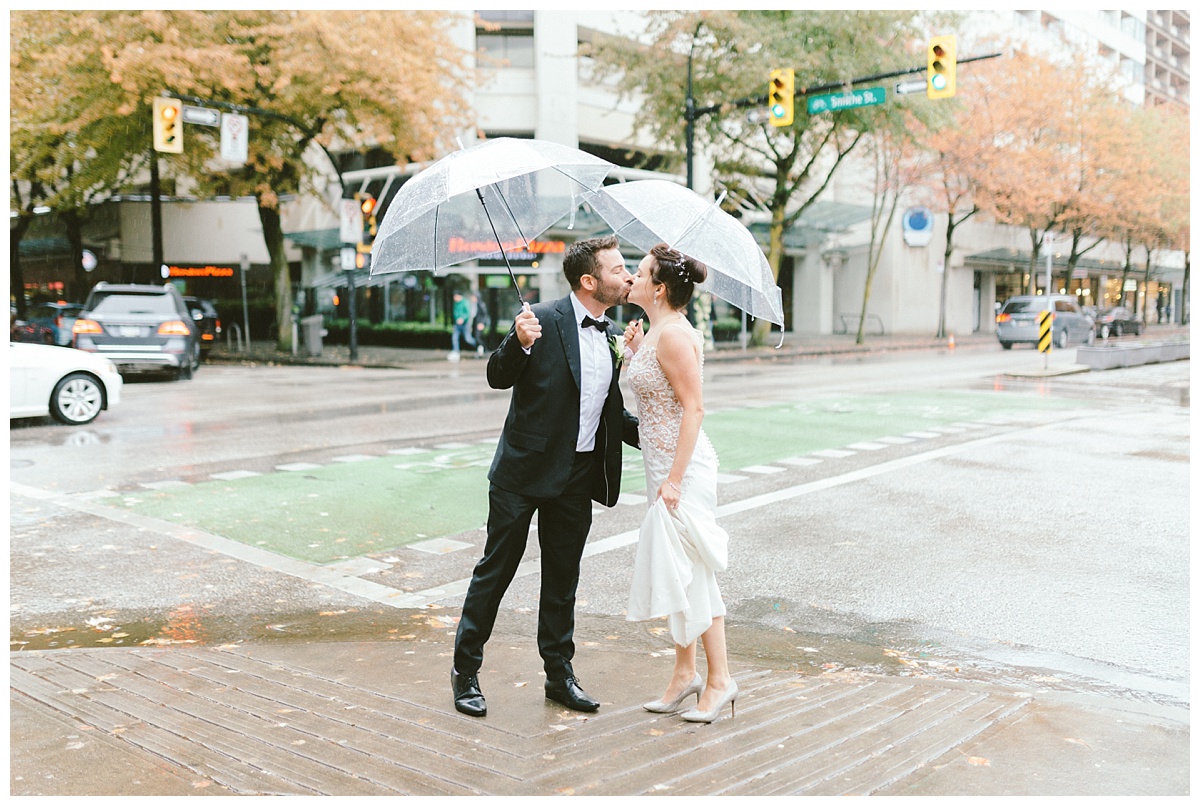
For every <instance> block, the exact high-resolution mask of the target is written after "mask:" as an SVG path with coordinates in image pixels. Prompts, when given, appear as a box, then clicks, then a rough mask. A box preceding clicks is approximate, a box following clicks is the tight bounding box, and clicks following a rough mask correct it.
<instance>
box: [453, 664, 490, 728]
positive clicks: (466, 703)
mask: <svg viewBox="0 0 1200 806" xmlns="http://www.w3.org/2000/svg"><path fill="white" fill-rule="evenodd" d="M450 688H452V689H453V690H454V707H455V708H456V709H457V710H458V712H459V713H460V714H466V715H467V716H487V701H486V700H484V699H483V692H482V691H480V690H479V678H478V677H476V676H475V675H473V674H459V673H458V672H457V671H455V670H454V669H451V670H450Z"/></svg>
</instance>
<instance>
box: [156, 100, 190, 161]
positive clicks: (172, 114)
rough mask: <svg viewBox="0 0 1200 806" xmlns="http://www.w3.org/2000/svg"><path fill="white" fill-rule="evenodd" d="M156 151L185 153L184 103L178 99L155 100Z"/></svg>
mask: <svg viewBox="0 0 1200 806" xmlns="http://www.w3.org/2000/svg"><path fill="white" fill-rule="evenodd" d="M154 150H155V151H165V152H166V153H168V154H182V153H183V101H181V100H179V99H178V98H155V99H154Z"/></svg>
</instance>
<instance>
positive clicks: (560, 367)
mask: <svg viewBox="0 0 1200 806" xmlns="http://www.w3.org/2000/svg"><path fill="white" fill-rule="evenodd" d="M532 309H533V313H534V315H535V316H537V318H538V322H539V323H541V326H542V335H541V338H539V339H538V340H537V341H535V342H534V343H533V348H532V350H531V351H530V353H529V354H528V355H526V353H525V351H524V350H523V349H521V342H520V340H519V339H518V338H517V334H516V331H515V329H510V330H509V332H508V335H507V336H506V337H505V338H504V341H503V342H501V344H500V346H499V347H498V348H497V349H496V351H495V352H494V353H492V357H491V358H490V359H489V360H488V367H487V379H488V384H489V385H490V386H491V387H492V388H493V389H509V388H511V389H512V390H513V393H512V403H511V404H510V405H509V408H508V417H507V418H506V419H505V421H504V431H503V433H501V435H500V444H499V446H497V448H496V456H495V458H494V459H492V469H491V470H490V471H489V472H488V478H489V479H490V480H491V481H492V483H493V484H495V485H496V486H498V487H500V488H502V489H505V490H508V491H510V492H515V493H520V494H522V495H528V496H532V497H535V498H551V497H554V496H557V495H560V494H561V493H562V492H563V490H564V488H565V487H566V483H567V476H568V475H569V474H570V472H571V465H572V463H573V462H574V459H575V447H576V445H577V444H578V441H579V375H580V370H579V323H578V322H576V321H575V309H574V307H573V306H572V304H571V299H570V297H569V296H567V297H563V298H562V299H560V300H556V301H554V302H541V303H538V304H537V305H534V306H532ZM618 338H619V334H618ZM613 362H614V366H613V374H612V383H611V384H610V385H609V387H608V398H607V399H606V400H605V403H604V412H603V414H601V416H600V425H599V428H598V429H597V430H596V448H595V450H596V452H597V454H598V458H599V459H600V460H601V463H602V464H601V466H602V472H598V473H597V474H596V478H595V480H594V481H593V483H592V489H591V491H590V494H591V497H592V498H593V499H594V500H596V501H599V502H600V503H601V504H604V505H605V506H609V507H611V506H612V505H613V504H615V503H616V502H617V495H618V494H619V493H620V491H621V442H622V441H624V442H627V443H629V444H630V445H632V446H633V447H635V448H638V447H640V446H639V445H638V434H637V418H636V417H634V416H633V415H632V414H630V413H629V412H628V411H626V410H625V406H624V403H623V401H622V399H621V389H620V386H619V383H618V381H619V380H620V373H619V372H618V368H617V367H616V365H615V364H616V359H615V357H614V359H613Z"/></svg>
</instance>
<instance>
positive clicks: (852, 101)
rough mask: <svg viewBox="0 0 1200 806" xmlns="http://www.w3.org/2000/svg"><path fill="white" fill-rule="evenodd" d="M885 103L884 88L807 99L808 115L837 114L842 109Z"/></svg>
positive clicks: (885, 93)
mask: <svg viewBox="0 0 1200 806" xmlns="http://www.w3.org/2000/svg"><path fill="white" fill-rule="evenodd" d="M885 101H887V89H886V88H884V87H869V88H867V89H865V90H854V91H852V92H834V93H830V94H829V95H814V96H812V97H811V98H809V99H808V114H810V115H816V114H818V113H820V112H837V111H839V110H842V109H857V108H858V107H860V106H875V105H876V104H881V103H884V102H885Z"/></svg>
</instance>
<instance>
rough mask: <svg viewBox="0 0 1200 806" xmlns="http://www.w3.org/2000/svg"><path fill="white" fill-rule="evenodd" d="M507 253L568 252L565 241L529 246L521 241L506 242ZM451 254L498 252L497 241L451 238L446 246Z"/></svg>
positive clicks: (532, 243) (542, 242)
mask: <svg viewBox="0 0 1200 806" xmlns="http://www.w3.org/2000/svg"><path fill="white" fill-rule="evenodd" d="M501 245H502V246H503V247H504V251H505V252H514V251H517V252H524V253H528V254H531V255H550V254H562V253H563V252H566V251H567V244H566V242H565V241H532V242H530V244H529V245H528V246H526V245H525V244H523V243H521V242H520V241H505V242H504V243H503V244H501ZM446 251H448V252H450V254H452V255H453V254H476V255H477V254H488V253H489V252H497V251H498V250H497V249H496V242H495V241H468V240H467V239H466V238H457V237H455V238H451V239H450V242H449V243H448V244H447V245H446Z"/></svg>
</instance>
